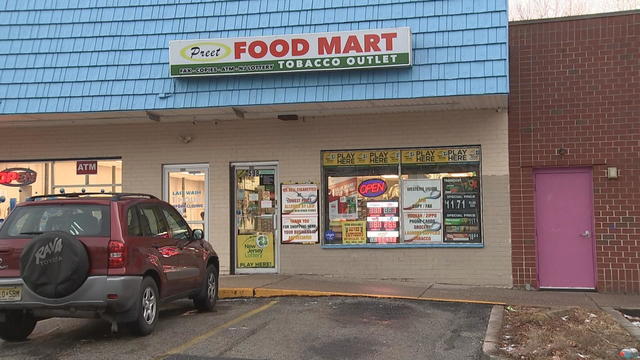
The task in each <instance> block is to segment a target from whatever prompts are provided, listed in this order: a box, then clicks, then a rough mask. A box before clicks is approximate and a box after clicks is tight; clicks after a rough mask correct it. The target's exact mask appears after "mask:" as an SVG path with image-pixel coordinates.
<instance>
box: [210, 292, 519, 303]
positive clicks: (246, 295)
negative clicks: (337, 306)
mask: <svg viewBox="0 0 640 360" xmlns="http://www.w3.org/2000/svg"><path fill="white" fill-rule="evenodd" d="M282 296H308V297H315V296H349V297H368V298H378V299H402V300H419V301H436V302H455V303H464V304H481V305H501V306H504V305H506V304H505V303H503V302H497V301H483V300H464V299H447V298H427V297H416V296H399V295H381V294H360V293H348V292H338V291H316V290H293V289H268V288H220V289H219V290H218V298H220V299H233V298H251V297H255V298H270V297H282Z"/></svg>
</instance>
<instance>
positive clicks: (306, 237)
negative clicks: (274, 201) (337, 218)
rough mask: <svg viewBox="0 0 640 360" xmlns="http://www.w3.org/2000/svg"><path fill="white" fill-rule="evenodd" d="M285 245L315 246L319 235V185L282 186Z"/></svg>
mask: <svg viewBox="0 0 640 360" xmlns="http://www.w3.org/2000/svg"><path fill="white" fill-rule="evenodd" d="M280 190H281V194H282V206H281V215H282V236H281V237H280V239H281V242H282V243H283V244H314V243H317V242H319V241H320V237H319V235H318V231H319V227H318V222H319V219H318V185H316V184H282V185H281V187H280Z"/></svg>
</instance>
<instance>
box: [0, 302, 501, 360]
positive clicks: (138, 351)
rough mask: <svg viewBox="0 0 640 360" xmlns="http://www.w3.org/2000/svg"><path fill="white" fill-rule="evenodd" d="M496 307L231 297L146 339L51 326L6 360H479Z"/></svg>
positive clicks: (168, 312)
mask: <svg viewBox="0 0 640 360" xmlns="http://www.w3.org/2000/svg"><path fill="white" fill-rule="evenodd" d="M490 311H491V306H489V305H480V304H465V303H445V302H429V301H415V300H401V299H372V298H358V297H317V298H316V297H278V298H269V299H260V298H251V299H230V300H222V301H220V302H219V303H218V310H217V311H216V312H213V313H198V312H196V311H194V310H193V308H192V306H191V304H190V302H187V301H182V302H178V303H175V304H172V305H169V306H168V307H165V308H163V310H162V312H161V314H160V316H161V317H160V322H159V323H158V327H157V328H156V331H155V332H154V333H153V334H152V335H150V336H147V337H142V338H138V337H135V336H133V335H131V334H130V333H128V332H127V331H121V332H119V333H117V334H112V333H111V332H110V328H109V324H108V323H106V322H102V321H100V320H75V319H49V320H46V321H43V322H41V323H39V324H38V327H37V328H36V331H35V332H34V334H33V335H32V336H31V338H30V340H28V341H26V342H22V343H3V342H2V341H0V358H2V359H92V360H93V359H96V360H97V359H114V358H117V359H123V360H124V359H157V360H160V359H170V360H181V359H194V360H213V359H220V360H222V359H224V360H239V359H245V360H248V359H251V360H256V359H283V360H287V359H416V358H420V359H456V360H457V359H480V358H482V342H483V339H484V335H485V330H486V327H487V321H488V318H489V313H490Z"/></svg>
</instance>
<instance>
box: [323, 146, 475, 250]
mask: <svg viewBox="0 0 640 360" xmlns="http://www.w3.org/2000/svg"><path fill="white" fill-rule="evenodd" d="M445 148H447V149H448V148H451V149H456V148H460V149H463V148H478V150H479V151H480V159H479V161H463V162H448V163H441V164H434V165H444V166H446V165H448V164H455V165H473V166H477V179H478V182H479V188H478V191H479V194H478V201H479V210H478V218H479V219H478V225H479V227H480V242H467V243H465V242H444V234H445V233H444V230H443V231H442V235H443V242H439V243H415V244H411V243H401V242H398V243H368V242H367V243H364V244H327V243H326V238H325V233H326V231H327V230H328V229H329V223H330V219H329V203H328V196H329V176H330V175H328V173H331V172H332V171H331V170H330V171H327V169H332V170H333V169H336V168H340V167H343V168H347V167H351V168H359V167H362V168H366V167H369V168H374V167H380V166H397V168H398V172H397V174H398V176H399V184H400V196H399V199H398V202H399V207H400V208H399V212H398V216H399V231H400V234H399V238H401V237H402V236H403V228H404V224H403V210H402V200H403V196H402V181H403V180H402V177H403V176H406V175H407V174H403V161H402V160H399V161H398V163H397V164H393V165H389V164H387V165H381V164H375V165H351V166H338V165H333V166H331V165H329V166H327V165H325V162H324V159H325V154H326V153H336V152H367V151H371V152H373V151H394V150H397V151H400V152H402V151H404V150H412V149H445ZM482 162H483V161H482V146H481V145H479V144H475V145H446V146H417V147H404V148H402V147H393V148H376V149H343V150H341V149H338V150H335V149H332V150H321V151H320V174H321V189H320V191H321V193H322V196H321V197H320V201H321V202H322V204H321V208H322V210H321V221H320V231H321V233H320V245H321V248H323V249H393V248H484V247H485V235H486V234H485V232H484V229H485V227H484V191H483V181H482ZM404 165H405V166H407V167H409V168H411V167H414V166H416V167H417V166H420V165H422V166H429V164H409V163H407V164H404ZM342 176H346V175H342ZM351 176H352V177H360V176H368V175H351ZM442 193H443V196H444V189H443V191H442ZM443 201H444V199H443ZM441 214H442V215H443V219H442V223H443V224H442V226H443V227H444V206H443V209H442V212H441ZM354 221H355V220H354Z"/></svg>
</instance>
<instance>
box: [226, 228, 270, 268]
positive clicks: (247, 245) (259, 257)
mask: <svg viewBox="0 0 640 360" xmlns="http://www.w3.org/2000/svg"><path fill="white" fill-rule="evenodd" d="M237 240H238V241H237V248H236V251H237V254H238V265H237V266H238V268H239V269H251V268H274V267H275V266H276V263H275V255H274V254H275V248H274V244H273V234H257V235H238V239H237Z"/></svg>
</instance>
